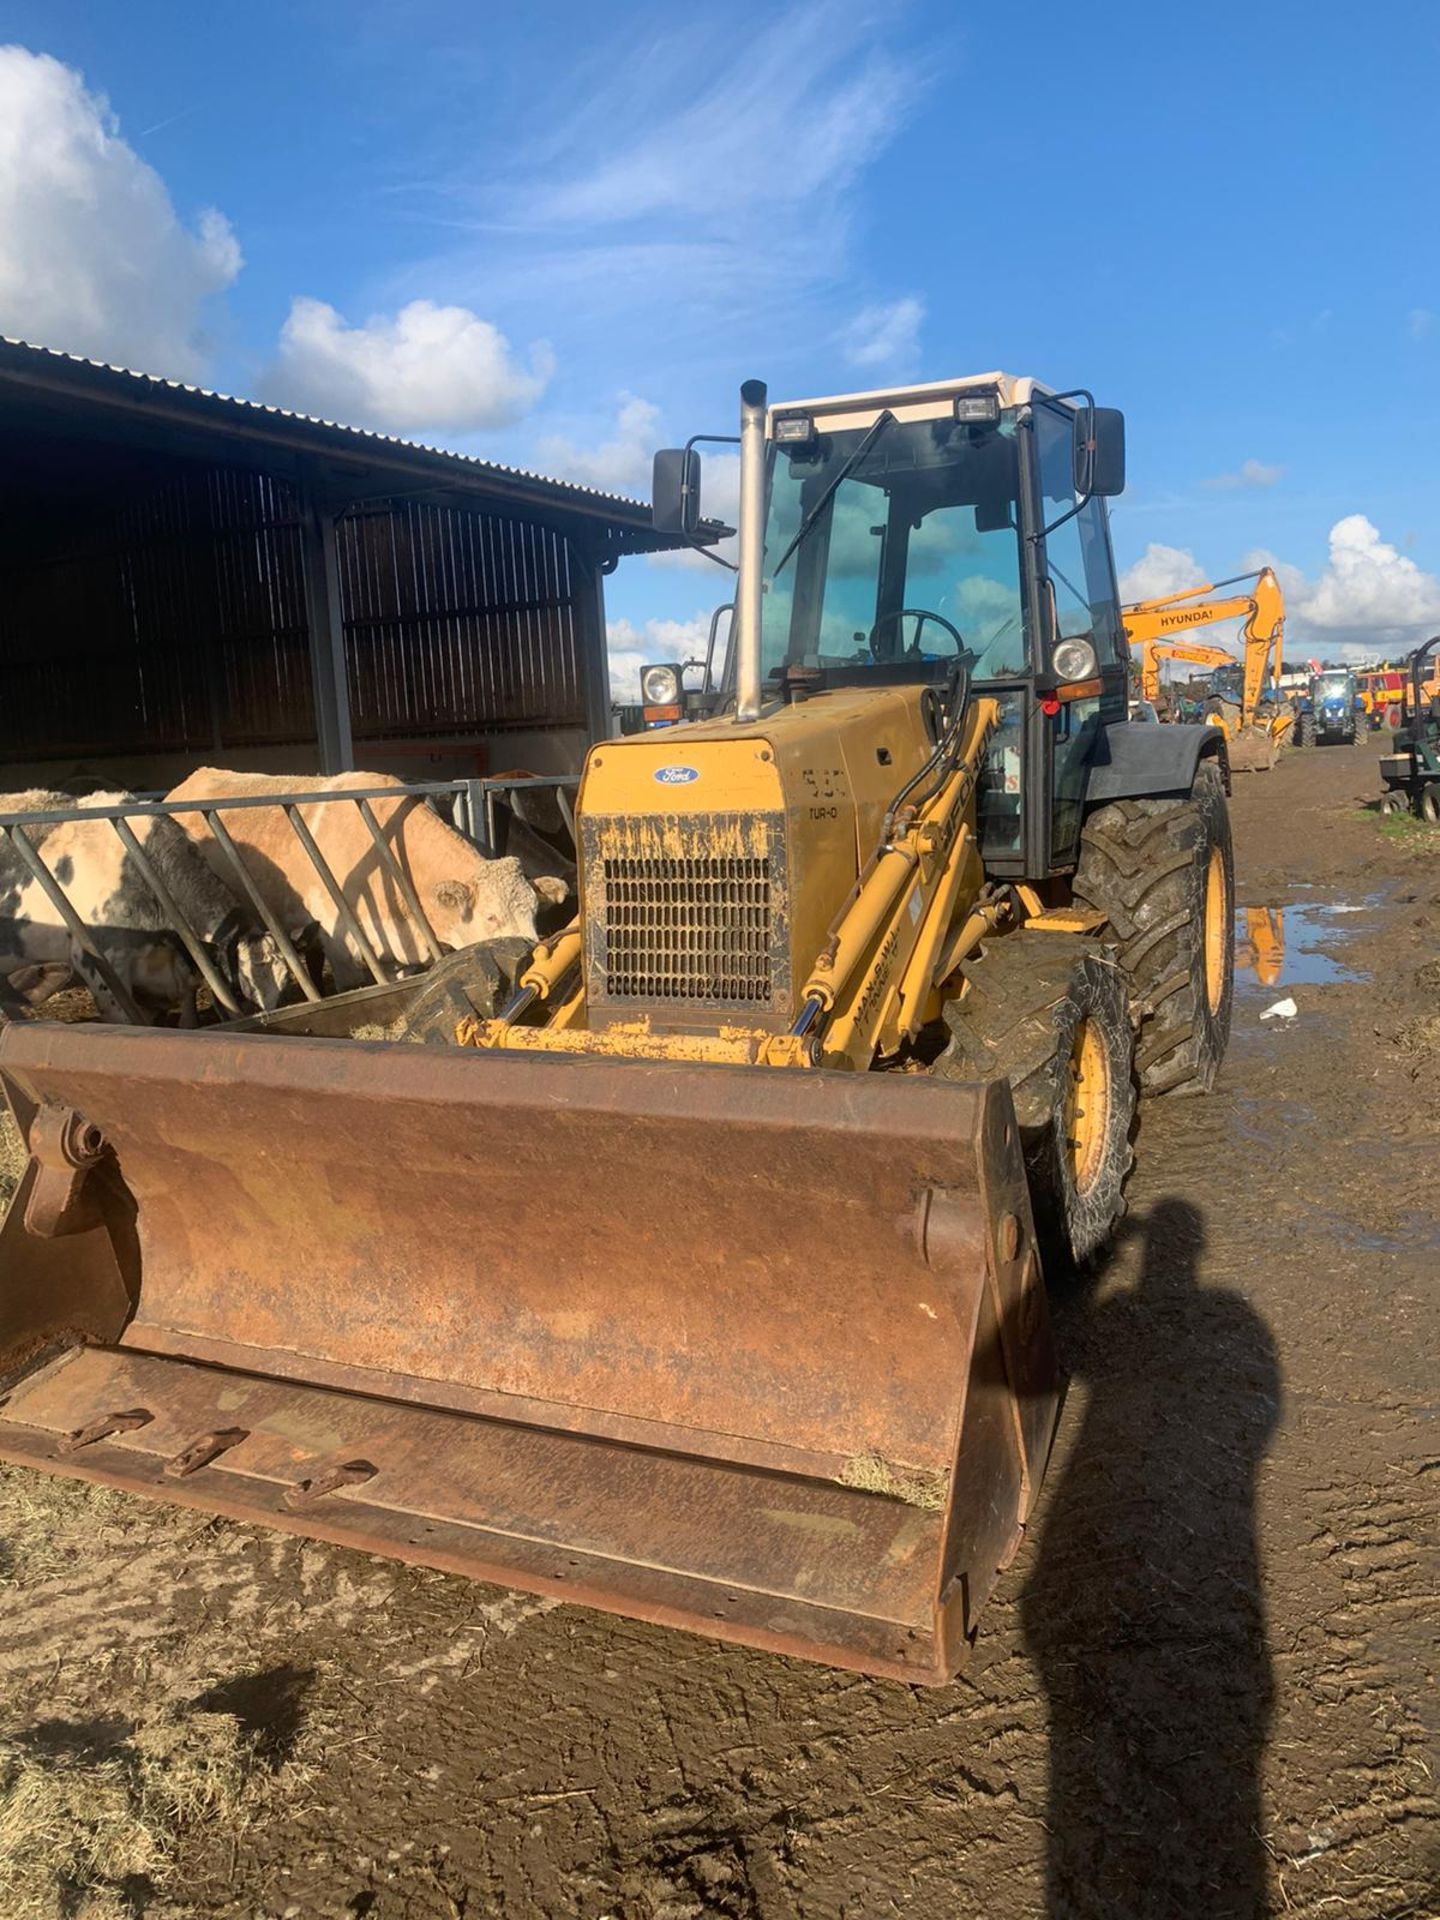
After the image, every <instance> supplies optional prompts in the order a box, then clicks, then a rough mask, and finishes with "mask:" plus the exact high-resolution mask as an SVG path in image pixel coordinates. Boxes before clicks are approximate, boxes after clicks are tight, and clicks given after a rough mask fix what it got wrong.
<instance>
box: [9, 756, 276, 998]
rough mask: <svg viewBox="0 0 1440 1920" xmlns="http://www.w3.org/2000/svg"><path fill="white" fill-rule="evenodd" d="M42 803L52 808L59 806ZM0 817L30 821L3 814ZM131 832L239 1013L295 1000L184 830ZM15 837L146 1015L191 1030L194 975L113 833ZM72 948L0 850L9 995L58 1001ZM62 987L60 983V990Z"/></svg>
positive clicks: (76, 824) (16, 862) (117, 796)
mask: <svg viewBox="0 0 1440 1920" xmlns="http://www.w3.org/2000/svg"><path fill="white" fill-rule="evenodd" d="M16 797H23V798H25V799H27V800H28V799H33V798H34V796H16ZM133 797H134V796H133V795H131V794H126V793H96V794H89V795H87V796H86V798H85V799H84V800H83V801H80V802H78V803H77V802H75V801H74V800H69V801H66V800H65V799H63V798H62V799H61V802H60V804H62V805H69V806H71V807H74V806H76V805H77V804H78V805H79V806H81V807H87V808H88V807H111V806H116V807H118V806H124V805H126V804H127V803H129V802H130V801H132V800H133ZM44 798H45V801H46V806H47V807H48V806H49V805H50V804H51V803H52V802H53V800H54V799H55V796H44ZM0 810H3V811H15V812H19V811H24V810H29V809H28V808H20V807H11V806H9V805H8V804H6V803H0ZM41 810H44V809H41ZM130 826H131V829H132V831H133V832H134V835H135V838H136V840H137V841H138V842H139V843H140V845H141V847H142V848H143V850H144V852H145V855H146V857H147V859H148V860H149V861H150V863H151V865H152V867H153V868H154V870H155V872H156V874H157V875H158V876H159V879H160V881H161V883H162V884H163V885H164V886H165V888H166V890H167V891H168V892H169V894H170V895H171V897H172V898H173V900H174V901H175V904H176V906H177V907H178V908H179V909H180V911H181V913H183V914H184V916H185V918H186V920H187V922H188V923H189V926H190V928H191V930H192V931H193V932H194V934H195V935H196V936H197V937H198V939H199V940H200V942H201V944H202V945H203V946H204V948H205V950H206V953H207V955H208V957H209V958H210V959H211V960H212V961H213V963H214V965H215V968H216V971H217V972H218V973H219V974H220V977H221V978H222V979H223V980H224V981H225V983H226V985H227V986H228V987H229V988H230V990H231V992H232V994H233V995H234V997H235V998H236V1000H237V1001H238V1002H239V1004H240V1006H241V1008H242V1010H256V1009H259V1010H267V1011H268V1010H269V1009H271V1008H274V1007H277V1006H279V1005H281V1003H282V1002H283V1001H284V1000H285V999H287V998H289V997H291V995H292V994H294V995H296V996H298V993H299V989H298V987H296V986H295V985H294V983H293V982H292V981H291V978H290V975H289V972H288V970H287V969H286V967H285V964H284V961H283V960H282V958H281V954H280V949H279V944H278V942H276V940H275V939H274V938H273V937H272V936H271V935H270V934H268V933H265V932H261V931H257V930H256V921H255V915H254V911H253V909H252V908H250V907H249V906H248V904H247V905H246V906H245V907H241V905H240V904H239V902H238V901H237V899H236V896H235V894H234V893H233V892H232V891H231V890H230V889H229V888H228V887H226V886H225V885H224V884H223V882H221V881H220V880H219V879H218V878H217V877H216V875H215V874H214V873H212V872H211V870H210V868H209V867H208V866H207V865H206V863H205V862H204V861H203V860H202V859H200V858H199V856H198V855H197V853H196V851H195V849H194V847H193V846H192V845H191V843H190V841H189V839H188V837H187V836H186V834H185V832H184V830H183V829H182V828H181V827H179V826H177V825H176V823H175V822H174V821H173V820H169V819H166V818H164V817H163V816H148V817H147V816H137V817H134V818H132V819H131V821H130ZM22 831H27V837H29V838H31V839H33V840H35V841H36V842H37V844H38V845H39V846H40V848H41V850H42V853H43V856H44V860H45V864H46V866H47V867H48V868H49V870H50V872H51V874H52V875H53V876H54V878H55V881H56V883H57V884H58V885H59V887H60V888H61V890H62V891H63V892H64V894H65V897H66V899H67V900H68V901H69V902H70V905H71V906H72V907H73V909H74V911H75V913H76V914H77V916H78V917H79V919H80V920H81V921H82V922H83V923H84V925H85V927H86V930H87V931H88V932H89V934H90V936H91V938H92V939H93V941H94V943H95V945H96V947H97V948H98V949H99V951H100V952H101V953H102V954H103V955H104V957H105V959H106V960H107V961H108V962H109V963H110V966H111V967H112V968H113V969H114V971H115V972H116V973H117V974H118V976H119V978H120V980H121V982H122V984H123V985H124V986H125V987H126V988H128V990H129V992H130V995H131V997H132V999H133V1000H135V1002H136V1003H137V1004H138V1006H139V1007H140V1008H141V1010H142V1011H145V1012H153V1013H167V1014H169V1013H173V1014H176V1015H178V1017H179V1019H180V1023H181V1025H182V1026H193V1025H195V1024H196V1020H197V1013H196V1003H195V997H196V993H197V991H198V989H199V987H200V986H201V984H202V980H201V975H200V973H199V970H198V969H197V967H196V965H195V963H194V961H193V960H192V959H191V957H190V955H189V953H188V952H187V951H186V949H185V947H184V945H183V943H182V942H181V940H180V938H179V936H178V934H177V932H176V930H175V928H174V926H173V925H172V923H171V918H170V915H169V912H168V910H167V909H166V908H165V907H164V906H163V905H162V904H161V902H160V900H159V899H158V898H157V897H156V895H155V894H154V893H153V892H152V890H151V888H150V887H149V886H148V885H147V883H146V882H145V880H144V879H143V878H142V876H141V875H140V873H139V871H138V870H137V868H136V865H135V862H134V859H133V857H132V856H131V855H130V854H129V853H128V852H127V851H126V849H125V847H124V845H123V843H122V842H121V840H120V837H119V835H118V834H117V833H116V831H115V828H114V826H113V825H112V824H111V822H110V821H108V820H86V819H73V820H68V821H65V822H63V823H62V824H60V825H58V826H49V827H37V828H34V829H30V830H24V829H22ZM312 933H313V930H312V929H310V928H308V927H304V926H296V927H295V929H294V932H293V934H292V938H294V939H295V941H296V944H297V945H299V946H301V947H302V948H303V947H304V946H306V945H308V944H309V941H310V938H311V937H312ZM74 947H75V942H74V941H73V940H72V937H71V934H70V930H69V928H68V927H67V926H66V924H65V921H64V918H63V916H62V915H61V914H60V912H59V910H58V909H57V908H56V907H55V905H54V904H53V903H52V901H51V900H50V899H49V897H48V895H47V894H46V892H45V890H44V888H43V887H42V886H41V884H40V882H39V881H38V880H37V879H36V878H35V877H34V875H33V874H31V873H30V872H29V870H28V868H26V867H25V866H24V864H23V862H22V860H21V858H20V856H18V855H17V854H16V853H15V852H14V851H13V849H10V848H8V847H6V848H4V849H3V850H0V977H3V978H4V979H5V980H6V981H7V983H8V984H10V986H11V992H12V995H17V994H18V995H19V996H20V997H22V998H25V999H28V1000H30V1001H32V1002H33V1001H35V1000H37V999H38V998H41V997H43V996H42V995H41V993H40V991H39V988H40V986H42V985H43V986H45V989H46V991H47V992H52V993H53V992H55V991H56V984H51V982H54V981H55V980H56V979H57V976H59V975H60V974H62V973H72V974H73V970H74V964H75V955H74ZM58 984H61V985H63V984H67V982H66V981H65V980H64V979H60V980H59V981H58ZM95 1000H96V1005H97V1008H98V1011H99V1013H100V1016H101V1018H102V1019H105V1020H124V1019H125V1018H126V1017H127V1015H126V1014H125V1012H124V1010H123V1009H122V1007H121V1006H120V1004H119V1002H118V1001H117V1000H116V999H115V997H114V995H113V994H112V993H111V992H110V990H109V989H108V988H107V987H104V986H103V985H100V984H98V983H97V984H96V987H95Z"/></svg>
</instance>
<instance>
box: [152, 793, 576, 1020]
mask: <svg viewBox="0 0 1440 1920" xmlns="http://www.w3.org/2000/svg"><path fill="white" fill-rule="evenodd" d="M367 787H370V788H374V787H383V788H386V789H392V788H393V789H394V790H395V793H396V795H397V798H396V799H394V800H389V799H380V800H373V801H372V802H371V803H370V805H371V809H372V811H373V813H374V815H375V819H376V822H377V824H378V825H379V827H380V830H381V832H382V834H383V835H384V837H385V840H386V842H387V844H388V845H389V846H390V847H391V848H392V850H393V852H394V854H395V857H396V860H397V861H398V863H399V865H400V867H401V869H402V871H403V872H404V873H405V874H406V876H407V877H408V879H409V881H410V884H411V887H412V888H413V890H414V893H415V896H416V898H417V900H418V901H419V903H420V906H421V908H422V909H423V911H424V913H425V917H426V919H427V920H428V921H429V923H430V926H431V929H432V931H433V932H434V934H435V937H436V940H437V941H438V942H439V944H440V945H441V946H442V947H444V948H449V949H454V948H457V947H468V946H474V945H475V944H476V943H477V942H479V941H481V940H501V939H506V938H513V939H520V940H530V941H533V940H534V938H535V909H536V906H537V904H538V901H539V900H540V899H544V900H561V899H564V898H565V897H566V895H567V894H568V892H569V889H568V888H567V887H566V885H565V882H564V881H563V880H561V879H558V878H554V877H551V876H548V875H544V876H541V877H540V878H538V879H536V880H535V881H534V882H533V884H532V882H531V881H529V880H527V879H526V877H525V874H524V872H523V870H522V868H521V865H520V862H519V861H518V860H517V859H514V858H511V857H509V856H507V857H505V858H504V859H499V860H495V859H491V858H489V857H487V856H486V855H485V854H483V853H481V851H480V850H479V848H478V847H476V846H474V845H473V844H472V843H471V842H470V841H469V840H467V839H466V838H465V836H464V835H463V834H461V833H457V832H456V830H455V829H454V827H452V826H450V825H448V824H447V822H445V821H444V820H442V819H441V818H440V816H439V815H438V814H437V813H436V812H435V810H434V809H433V808H432V807H429V806H427V805H426V804H425V802H424V801H423V800H422V799H419V798H417V797H416V796H414V795H411V794H408V793H407V792H406V788H405V783H404V781H402V780H397V779H396V778H395V777H394V775H393V774H384V773H338V774H332V775H330V776H328V777H324V778H317V777H315V776H313V775H309V774H295V775H286V774H266V773H232V772H228V771H226V770H225V769H224V768H220V767H202V768H201V769H200V770H199V772H198V773H193V774H191V776H190V778H189V779H188V780H185V781H182V782H181V784H180V785H179V786H178V787H176V788H175V790H174V791H173V792H172V793H171V794H170V795H169V798H170V799H171V800H172V801H185V800H221V799H258V798H263V797H264V796H266V795H268V794H281V793H296V792H304V791H307V790H310V791H317V792H325V793H333V794H335V795H336V796H337V800H336V802H333V803H332V802H326V801H321V802H317V803H316V804H314V805H307V806H304V807H302V808H300V809H299V812H300V816H301V818H302V819H303V820H304V822H305V824H306V826H307V827H308V828H309V830H310V832H311V834H312V835H313V836H314V838H315V842H316V845H317V846H318V847H319V849H320V851H321V853H322V854H323V856H324V858H325V862H326V864H327V865H328V867H329V868H330V870H331V872H332V873H333V874H334V876H335V880H336V883H337V884H338V886H339V888H340V890H341V893H342V895H343V897H344V899H345V900H346V902H347V904H348V905H349V907H350V908H351V910H352V912H353V913H354V915H355V917H356V920H357V921H358V922H359V925H360V927H361V929H362V931H363V932H364V934H365V937H366V939H367V940H368V941H369V943H370V945H371V947H372V949H373V950H374V952H375V954H376V957H377V958H378V959H380V960H382V961H389V962H390V963H391V965H392V966H395V967H411V966H424V965H426V964H427V963H428V962H429V960H430V958H431V955H430V950H429V948H428V947H427V945H426V944H425V940H424V936H423V934H422V932H421V930H420V928H419V927H417V926H416V924H415V919H414V916H413V914H412V913H411V912H410V909H409V907H408V905H407V904H406V901H405V898H404V896H403V894H402V892H401V891H400V889H399V888H398V887H396V885H395V884H394V882H393V880H391V879H390V878H389V876H388V875H387V874H386V872H385V870H384V867H383V865H382V863H381V861H380V859H379V856H378V855H377V853H376V850H375V843H374V841H373V839H372V838H371V836H370V834H369V832H368V830H367V828H366V826H365V822H364V820H363V819H362V818H361V816H360V811H359V808H358V807H357V806H356V805H355V803H354V802H353V801H349V800H343V799H339V798H338V796H341V795H343V794H345V793H346V792H347V791H351V790H355V789H359V790H360V791H362V792H363V791H364V790H365V789H366V788H367ZM175 818H176V819H177V820H178V821H180V822H182V823H183V824H184V826H185V828H186V831H187V832H188V833H189V834H190V835H191V837H192V839H193V840H194V843H195V845H196V846H197V847H198V848H199V849H200V851H201V852H202V853H203V854H204V855H205V858H206V859H207V860H208V861H209V862H210V864H211V866H212V867H213V868H214V870H215V872H216V873H217V874H219V875H221V876H222V877H224V876H225V875H226V874H228V873H230V872H231V871H232V870H231V868H230V866H229V863H228V861H227V860H226V857H225V854H224V852H223V850H222V849H221V847H220V846H219V845H218V843H217V842H216V840H215V838H214V836H213V835H212V834H211V833H210V832H209V831H208V829H207V828H206V826H205V823H204V820H203V819H202V817H201V816H200V815H199V814H198V813H193V814H192V813H182V814H177V815H176V816H175ZM222 819H223V822H224V825H225V827H226V828H227V829H228V831H229V833H230V836H231V838H232V839H233V840H234V842H235V845H236V847H237V848H238V849H239V852H240V855H241V858H242V859H243V860H244V862H245V868H246V871H247V872H248V873H249V874H250V876H251V878H252V879H253V880H254V882H255V885H256V887H257V888H258V889H259V891H260V894H261V896H262V897H263V899H264V900H265V902H266V904H267V905H268V906H269V907H270V908H271V909H272V911H274V912H276V913H279V914H281V915H284V916H286V917H290V918H294V917H304V918H307V919H310V920H313V921H315V922H317V923H318V925H319V928H320V934H321V938H322V940H323V942H324V945H325V950H326V953H327V955H328V957H329V960H330V966H331V971H332V972H333V974H334V977H335V985H336V987H337V988H339V989H342V990H343V989H345V988H348V987H358V986H364V985H366V984H368V982H369V980H370V977H371V976H370V974H369V972H368V970H367V969H366V967H365V964H364V960H363V957H362V955H361V954H360V952H359V950H358V948H357V947H356V945H355V942H354V940H353V939H352V938H351V936H350V935H349V933H348V932H347V930H346V927H345V924H344V921H343V918H342V916H341V914H340V913H339V911H338V909H337V908H336V906H335V903H334V900H333V899H332V898H331V895H330V892H329V890H328V889H327V887H326V886H325V884H324V882H323V881H322V880H321V878H320V876H319V874H318V873H317V872H316V871H315V868H314V867H313V865H312V864H311V862H310V859H309V857H308V855H307V854H306V852H305V850H304V848H303V847H302V845H301V843H300V841H299V839H298V838H297V836H296V834H295V831H294V829H293V827H292V826H291V825H290V822H289V820H288V819H287V818H286V815H285V812H284V809H283V808H281V807H241V808H236V809H234V810H232V811H229V812H226V813H224V814H223V815H222Z"/></svg>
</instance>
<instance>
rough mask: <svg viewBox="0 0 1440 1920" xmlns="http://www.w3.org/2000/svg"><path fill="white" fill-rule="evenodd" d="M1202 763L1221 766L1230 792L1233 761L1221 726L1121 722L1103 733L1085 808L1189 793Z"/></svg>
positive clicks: (1096, 753) (1088, 786)
mask: <svg viewBox="0 0 1440 1920" xmlns="http://www.w3.org/2000/svg"><path fill="white" fill-rule="evenodd" d="M1202 759H1215V760H1218V761H1219V764H1220V771H1221V774H1222V775H1223V776H1224V780H1225V791H1226V792H1227V793H1228V792H1229V791H1230V757H1229V753H1228V751H1227V748H1226V744H1225V736H1224V735H1223V734H1222V733H1221V731H1220V729H1219V728H1218V727H1207V726H1190V725H1177V726H1158V727H1157V726H1150V725H1145V724H1136V723H1132V722H1130V721H1117V722H1116V723H1115V724H1114V725H1112V726H1108V727H1106V728H1104V729H1103V730H1102V732H1101V734H1100V737H1099V740H1098V741H1097V743H1096V748H1095V757H1094V759H1093V760H1092V761H1091V763H1090V779H1089V783H1088V785H1087V787H1086V792H1085V804H1086V806H1087V808H1088V807H1098V806H1103V805H1104V804H1105V803H1106V802H1107V801H1110V800H1143V799H1160V798H1163V797H1168V796H1170V795H1173V794H1186V793H1189V791H1190V789H1191V787H1192V786H1194V784H1195V771H1196V768H1197V767H1198V766H1199V765H1200V762H1201V760H1202Z"/></svg>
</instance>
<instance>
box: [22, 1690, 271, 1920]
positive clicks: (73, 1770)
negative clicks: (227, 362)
mask: <svg viewBox="0 0 1440 1920" xmlns="http://www.w3.org/2000/svg"><path fill="white" fill-rule="evenodd" d="M275 1778H276V1776H275V1772H274V1770H272V1769H271V1768H270V1767H269V1765H268V1764H267V1763H266V1762H265V1761H264V1760H263V1759H262V1758H261V1757H260V1755H259V1754H258V1752H257V1750H256V1746H255V1742H254V1739H253V1738H252V1736H251V1735H249V1734H247V1733H246V1732H245V1731H244V1729H243V1728H242V1727H241V1724H240V1722H239V1720H238V1719H237V1718H236V1717H235V1715H234V1714H229V1713H205V1712H199V1711H195V1710H193V1709H187V1708H176V1707H167V1708H164V1709H161V1710H160V1711H159V1712H158V1713H156V1714H155V1715H153V1716H152V1717H149V1718H146V1719H143V1720H141V1721H139V1722H137V1723H136V1724H134V1725H131V1726H128V1727H126V1726H120V1727H116V1726H115V1725H113V1724H106V1723H99V1724H96V1725H94V1726H74V1725H70V1724H68V1723H64V1722H51V1723H48V1724H42V1725H40V1726H37V1727H34V1728H32V1729H30V1730H29V1731H28V1732H27V1733H25V1734H22V1735H19V1736H17V1737H15V1738H13V1739H10V1740H7V1741H4V1742H0V1912H3V1913H4V1914H5V1915H6V1917H7V1920H57V1916H62V1915H66V1914H77V1915H86V1916H90V1917H91V1920H102V1916H103V1917H104V1920H110V1916H112V1915H113V1916H116V1917H117V1920H118V1916H120V1915H122V1914H130V1913H134V1912H135V1911H136V1910H137V1901H138V1900H139V1899H140V1898H141V1896H142V1895H143V1894H145V1893H148V1892H149V1891H151V1890H153V1889H158V1888H163V1887H164V1886H165V1884H166V1882H167V1880H170V1879H171V1878H172V1877H173V1855H174V1850H175V1847H176V1844H177V1842H178V1841H180V1840H181V1839H182V1838H183V1837H184V1836H185V1835H186V1834H187V1833H188V1832H191V1831H194V1830H195V1829H197V1828H198V1827H200V1826H201V1825H203V1824H206V1823H211V1822H213V1823H215V1824H217V1825H221V1826H223V1827H224V1828H225V1829H226V1830H228V1831H230V1832H232V1833H234V1832H239V1831H242V1830H243V1829H244V1828H245V1827H246V1826H249V1825H250V1824H251V1823H252V1822H253V1821H254V1820H255V1818H256V1817H257V1815H258V1814H260V1813H261V1812H263V1811H264V1810H265V1808H266V1806H267V1804H268V1803H270V1802H271V1801H273V1799H274V1798H275V1793H276V1788H275Z"/></svg>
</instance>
